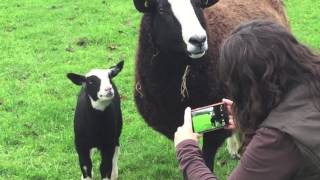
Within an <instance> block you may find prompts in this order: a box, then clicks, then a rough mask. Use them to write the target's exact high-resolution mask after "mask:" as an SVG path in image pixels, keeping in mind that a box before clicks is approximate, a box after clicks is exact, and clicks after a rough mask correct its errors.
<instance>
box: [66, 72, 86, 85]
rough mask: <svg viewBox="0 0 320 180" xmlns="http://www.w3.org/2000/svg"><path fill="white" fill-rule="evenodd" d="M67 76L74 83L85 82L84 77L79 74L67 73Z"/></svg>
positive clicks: (80, 83)
mask: <svg viewBox="0 0 320 180" xmlns="http://www.w3.org/2000/svg"><path fill="white" fill-rule="evenodd" d="M67 77H68V78H69V79H70V80H71V81H72V82H73V83H74V84H76V85H82V83H84V82H86V77H85V76H82V75H79V74H75V73H68V74H67Z"/></svg>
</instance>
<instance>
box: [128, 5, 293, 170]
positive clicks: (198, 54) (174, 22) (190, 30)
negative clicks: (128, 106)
mask: <svg viewBox="0 0 320 180" xmlns="http://www.w3.org/2000/svg"><path fill="white" fill-rule="evenodd" d="M133 2H134V5H135V7H136V9H137V10H139V11H140V12H143V13H144V14H143V17H142V20H141V25H140V37H139V47H138V51H137V57H136V74H135V75H136V78H135V82H136V87H135V89H136V90H135V102H136V105H137V108H138V110H139V112H140V114H141V115H142V117H143V118H144V120H145V121H146V122H147V123H148V125H149V126H151V127H152V128H153V129H155V130H156V131H158V132H160V133H161V134H163V135H165V136H167V137H168V138H170V139H172V138H173V135H174V132H175V131H176V129H177V127H178V126H180V125H181V124H182V122H183V113H184V109H185V108H186V107H187V106H190V107H192V108H195V107H199V106H204V105H208V104H212V103H215V102H218V101H221V98H222V97H224V96H225V94H224V92H223V91H222V90H221V88H220V86H219V77H218V70H217V63H218V57H219V47H220V44H221V43H222V41H223V39H224V38H225V37H227V36H228V34H229V33H230V31H232V30H233V29H234V28H235V27H236V26H238V25H239V24H240V23H241V22H246V21H249V20H252V19H257V18H260V19H273V20H275V21H277V22H279V23H281V24H283V25H284V26H288V21H287V17H286V13H285V10H284V4H283V1H282V0H220V1H219V2H218V0H133ZM230 134H231V133H230V132H228V131H226V130H218V131H214V132H211V133H205V134H204V140H203V141H204V142H203V156H204V159H205V161H206V164H207V166H208V167H209V168H211V169H212V170H213V159H214V156H215V154H216V151H217V149H218V147H219V146H221V144H222V143H223V142H224V140H225V139H226V138H227V137H228V136H230Z"/></svg>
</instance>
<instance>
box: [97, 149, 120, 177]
mask: <svg viewBox="0 0 320 180" xmlns="http://www.w3.org/2000/svg"><path fill="white" fill-rule="evenodd" d="M115 149H116V148H115V146H112V147H107V148H103V149H101V164H100V174H101V178H102V179H103V180H109V179H110V178H111V172H112V159H113V155H114V154H115Z"/></svg>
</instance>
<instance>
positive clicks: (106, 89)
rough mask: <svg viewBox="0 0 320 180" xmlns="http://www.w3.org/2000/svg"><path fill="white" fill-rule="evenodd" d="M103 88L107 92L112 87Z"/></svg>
mask: <svg viewBox="0 0 320 180" xmlns="http://www.w3.org/2000/svg"><path fill="white" fill-rule="evenodd" d="M104 90H105V91H107V92H108V91H111V90H112V88H111V87H107V88H105V89H104Z"/></svg>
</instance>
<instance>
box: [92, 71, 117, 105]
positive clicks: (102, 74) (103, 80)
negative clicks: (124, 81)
mask: <svg viewBox="0 0 320 180" xmlns="http://www.w3.org/2000/svg"><path fill="white" fill-rule="evenodd" d="M109 73H110V70H109V69H93V70H91V71H90V72H89V73H88V74H86V77H89V76H97V77H98V78H99V79H100V87H99V91H98V92H97V97H98V100H96V101H94V100H93V99H92V98H91V97H90V101H91V105H92V107H93V108H94V109H97V110H100V111H103V110H104V109H105V108H106V107H107V106H108V105H109V104H110V102H111V100H112V98H113V97H106V94H107V92H106V91H105V89H106V88H111V92H112V93H114V90H113V87H112V84H111V82H110V79H109Z"/></svg>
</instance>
